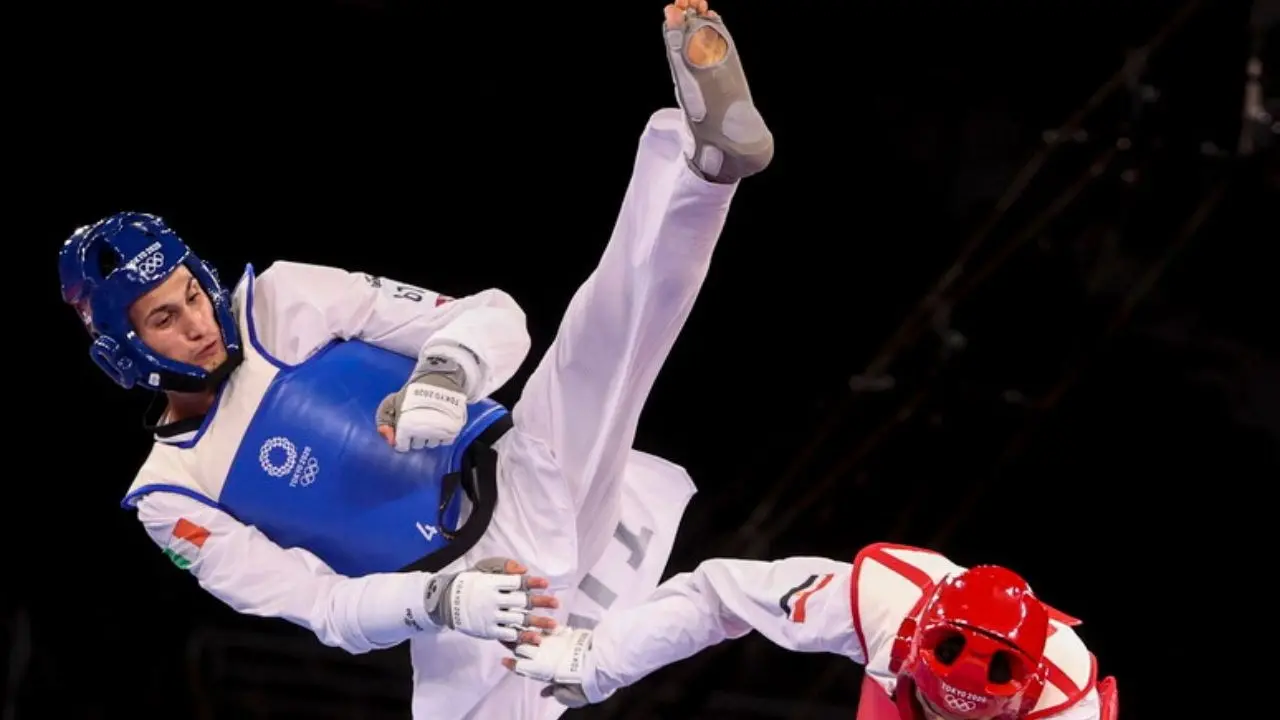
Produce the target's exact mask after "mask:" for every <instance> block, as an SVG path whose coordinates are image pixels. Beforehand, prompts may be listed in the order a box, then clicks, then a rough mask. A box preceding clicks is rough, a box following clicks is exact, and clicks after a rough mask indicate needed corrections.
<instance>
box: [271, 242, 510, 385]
mask: <svg viewBox="0 0 1280 720" xmlns="http://www.w3.org/2000/svg"><path fill="white" fill-rule="evenodd" d="M253 302H254V322H255V327H256V329H257V332H258V336H259V339H260V340H261V341H262V342H263V344H264V346H265V347H266V349H267V350H268V352H270V353H271V354H272V355H275V356H276V357H277V358H279V359H281V360H283V361H284V362H288V363H298V362H301V361H302V360H304V359H306V357H307V356H309V355H310V354H311V353H313V352H315V351H316V350H318V349H319V348H321V347H323V346H324V345H325V344H326V343H327V342H329V341H330V340H332V339H334V338H338V339H343V340H348V339H360V340H363V341H365V342H368V343H370V344H373V345H377V346H379V347H382V348H385V349H387V350H391V351H393V352H396V353H399V354H401V355H404V356H406V357H419V356H420V355H421V356H423V357H425V356H426V355H428V354H432V355H442V356H445V357H449V358H451V359H453V360H455V361H456V362H458V363H459V364H460V365H462V366H463V367H464V368H465V369H466V370H467V372H466V375H467V377H466V388H465V392H466V394H467V395H468V397H470V398H472V399H477V398H481V397H486V396H488V395H490V394H491V393H492V392H493V391H494V390H497V389H498V388H500V387H502V385H503V384H505V383H506V382H507V381H508V380H510V379H511V376H512V375H514V374H515V372H516V370H518V369H519V367H520V364H521V363H522V362H524V358H525V355H526V354H528V352H529V346H530V340H529V332H528V329H527V327H526V325H525V314H524V311H523V310H522V309H521V308H520V306H519V304H517V303H516V301H515V300H514V299H513V298H512V297H511V296H510V295H508V294H507V293H505V292H503V291H502V290H497V289H488V290H484V291H482V292H479V293H476V294H474V295H468V296H466V297H461V298H457V299H452V298H448V297H445V296H443V295H440V294H439V293H435V292H432V291H430V290H425V289H423V288H419V287H414V286H411V285H406V284H404V283H400V282H397V281H395V280H391V279H388V278H376V277H373V276H371V275H366V274H364V273H355V272H349V271H347V270H342V269H340V268H333V267H327V266H323V265H310V264H305V263H295V262H276V263H274V264H272V265H271V267H269V268H267V269H266V271H264V272H263V273H262V275H261V277H259V278H258V280H257V282H256V283H255V284H254V298H253ZM468 351H469V352H468Z"/></svg>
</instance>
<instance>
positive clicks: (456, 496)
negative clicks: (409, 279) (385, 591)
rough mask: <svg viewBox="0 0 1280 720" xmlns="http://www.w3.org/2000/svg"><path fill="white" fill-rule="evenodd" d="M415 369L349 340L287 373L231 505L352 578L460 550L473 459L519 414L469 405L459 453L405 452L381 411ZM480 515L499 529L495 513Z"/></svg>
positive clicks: (234, 483)
mask: <svg viewBox="0 0 1280 720" xmlns="http://www.w3.org/2000/svg"><path fill="white" fill-rule="evenodd" d="M413 366H414V361H413V360H412V359H410V358H406V357H404V356H401V355H398V354H396V353H393V352H390V351H387V350H383V349H381V348H378V347H375V346H373V345H369V344H367V343H364V342H360V341H346V342H337V343H333V344H331V345H329V346H328V347H327V348H325V349H324V350H322V351H321V352H320V353H319V354H317V355H315V356H313V357H312V358H310V359H308V360H307V361H306V362H304V363H302V364H301V365H299V366H297V367H293V368H288V367H286V368H283V369H281V370H280V372H279V373H278V374H277V376H276V377H275V379H274V380H273V381H272V383H271V386H270V387H269V388H268V390H267V392H266V394H265V395H264V396H263V398H262V402H261V403H260V405H259V406H258V409H257V412H256V413H255V414H254V416H253V419H252V420H251V421H250V422H249V425H248V427H247V428H246V429H245V433H244V438H243V440H242V441H241V443H240V446H239V449H238V450H237V451H236V455H235V459H234V461H233V462H232V465H231V470H230V472H229V473H228V475H227V479H226V484H225V485H224V486H223V489H222V494H221V496H220V497H219V498H218V501H219V504H220V505H222V507H223V508H224V509H226V510H227V511H229V512H230V513H231V514H233V515H234V516H235V517H236V518H238V519H239V520H240V521H241V522H244V523H247V524H252V525H254V526H256V527H257V528H258V529H260V530H261V531H262V532H263V533H265V534H266V535H267V536H268V537H270V538H271V539H272V540H273V541H275V543H276V544H278V545H281V546H282V547H286V548H288V547H302V548H306V549H307V550H309V551H311V552H312V553H314V554H316V555H317V556H318V557H320V558H321V559H322V560H324V561H325V562H326V563H327V564H328V565H329V566H330V567H332V568H333V569H334V570H336V571H337V572H339V573H341V574H343V575H348V576H361V575H366V574H369V573H376V572H394V571H398V570H401V569H404V568H406V567H408V566H410V565H412V564H414V563H415V562H416V561H419V560H420V559H422V558H424V557H426V556H429V555H434V554H437V553H441V551H443V550H445V548H446V547H447V546H449V545H450V544H451V543H452V542H454V538H453V536H452V533H450V532H449V531H452V530H455V529H456V528H457V522H458V518H459V514H460V510H461V503H462V493H459V492H456V490H457V489H458V485H457V484H456V482H457V480H458V477H459V474H460V471H461V470H462V469H463V468H462V466H463V460H464V451H465V450H466V449H467V448H468V446H470V445H471V444H472V443H473V442H475V441H476V439H477V438H478V437H480V436H481V434H482V433H484V432H485V430H487V429H489V428H490V427H491V426H493V425H494V423H495V422H497V421H499V420H504V418H507V416H508V414H507V411H506V409H505V408H503V407H502V406H501V405H499V404H497V403H495V402H493V401H491V400H481V401H480V402H477V403H475V404H472V405H470V406H468V408H467V423H466V425H465V427H464V428H463V430H462V433H461V434H460V435H459V436H458V439H457V441H455V442H454V443H453V444H451V445H447V446H443V447H438V448H425V449H421V450H412V451H409V452H403V453H402V452H397V451H396V450H395V449H394V448H392V447H390V446H389V445H388V444H387V442H386V440H384V439H383V438H382V437H381V436H380V435H378V433H377V432H376V431H375V428H374V414H375V412H376V410H377V407H378V404H379V403H380V402H382V399H383V398H384V397H386V395H387V394H389V393H393V392H396V391H398V390H399V389H400V388H401V387H402V386H403V385H404V383H405V380H406V378H408V377H409V373H410V371H412V369H413ZM509 422H510V420H509V419H506V420H504V424H503V428H505V427H506V426H508V425H509ZM490 469H491V470H492V468H490ZM451 473H453V474H455V475H454V476H453V478H449V477H448V476H449V475H450V474H451ZM450 486H451V487H450ZM494 500H495V498H492V497H490V498H486V501H487V502H488V503H492V502H493V501H494ZM442 501H443V502H442ZM487 509H488V510H489V511H490V512H491V510H492V505H489V507H488V508H487ZM473 514H474V515H477V516H479V515H482V514H483V515H484V520H483V522H484V523H486V524H487V520H488V514H487V513H482V512H481V511H480V509H477V510H475V511H473ZM468 522H469V523H470V520H469V521H468ZM442 525H444V526H445V527H441V526H442ZM478 529H479V530H481V531H483V528H478ZM474 537H478V534H476V535H474ZM474 537H472V538H470V539H469V543H474ZM466 549H468V548H453V550H454V551H456V552H449V553H447V554H448V555H450V556H454V557H456V556H457V555H460V554H461V551H465V550H466Z"/></svg>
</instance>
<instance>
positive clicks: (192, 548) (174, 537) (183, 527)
mask: <svg viewBox="0 0 1280 720" xmlns="http://www.w3.org/2000/svg"><path fill="white" fill-rule="evenodd" d="M208 539H209V531H208V530H206V529H204V528H202V527H200V526H199V525H197V524H195V523H193V522H191V521H190V520H188V519H186V518H182V519H180V520H178V523H177V524H176V525H174V526H173V533H172V534H170V535H169V545H168V547H166V548H165V549H164V554H165V557H167V558H169V559H170V560H172V561H173V564H174V565H177V566H178V567H180V568H182V569H183V570H186V569H187V568H189V567H191V563H193V562H195V561H196V558H198V557H199V556H200V548H201V547H204V541H205V540H208Z"/></svg>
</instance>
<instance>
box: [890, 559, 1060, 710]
mask: <svg viewBox="0 0 1280 720" xmlns="http://www.w3.org/2000/svg"><path fill="white" fill-rule="evenodd" d="M921 600H922V602H921V603H920V605H919V606H918V608H919V609H918V611H917V612H915V613H913V614H912V615H911V616H910V617H908V618H907V619H906V620H904V621H903V623H902V627H901V628H900V629H899V630H898V637H897V639H896V640H895V642H894V645H893V649H892V650H891V656H890V665H889V669H890V670H891V671H892V672H894V673H896V674H897V675H898V677H899V679H900V682H901V680H902V679H909V682H907V683H904V684H905V685H907V686H911V685H914V687H915V688H916V689H918V690H919V691H920V694H921V696H923V697H924V699H925V700H927V701H929V703H930V704H932V705H933V706H934V707H935V708H937V709H938V710H940V711H942V712H944V713H946V715H947V716H948V717H951V718H954V719H955V720H970V719H971V718H1010V719H1013V718H1019V717H1021V716H1022V715H1023V713H1024V712H1025V711H1027V710H1030V708H1031V707H1033V706H1034V705H1035V702H1036V700H1037V699H1038V698H1039V695H1040V692H1041V690H1042V689H1043V687H1044V666H1043V660H1044V645H1045V641H1046V640H1047V639H1048V636H1049V612H1048V611H1047V610H1046V609H1045V606H1044V605H1043V604H1041V602H1040V601H1039V600H1038V599H1036V597H1035V595H1033V594H1032V592H1031V587H1030V586H1029V585H1027V581H1026V580H1023V579H1022V578H1021V577H1020V576H1019V575H1018V574H1017V573H1015V572H1013V571H1012V570H1006V569H1005V568H1002V567H995V566H992V565H982V566H978V567H974V568H971V569H969V570H966V571H964V572H962V573H960V574H958V575H955V576H948V577H946V578H943V580H942V581H941V582H939V583H938V584H937V585H936V586H934V587H932V588H930V587H926V588H925V596H924V597H923V598H922V599H921Z"/></svg>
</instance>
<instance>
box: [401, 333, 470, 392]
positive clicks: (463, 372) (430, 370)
mask: <svg viewBox="0 0 1280 720" xmlns="http://www.w3.org/2000/svg"><path fill="white" fill-rule="evenodd" d="M413 374H414V376H415V377H418V376H421V375H424V374H425V375H428V376H431V375H437V374H438V375H443V376H444V377H447V378H448V379H449V380H451V381H453V382H454V383H456V384H457V386H458V391H459V392H461V393H462V394H464V395H466V396H467V400H468V401H474V400H475V399H476V398H475V394H476V391H477V389H478V388H479V387H480V385H481V381H482V380H483V368H482V367H481V364H480V358H479V356H477V355H476V354H475V353H474V352H472V351H471V349H470V348H467V347H465V346H463V345H458V344H454V343H449V342H443V341H439V342H430V343H428V344H426V345H424V346H423V347H422V351H421V352H420V353H419V354H418V364H417V367H415V368H414V371H413Z"/></svg>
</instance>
